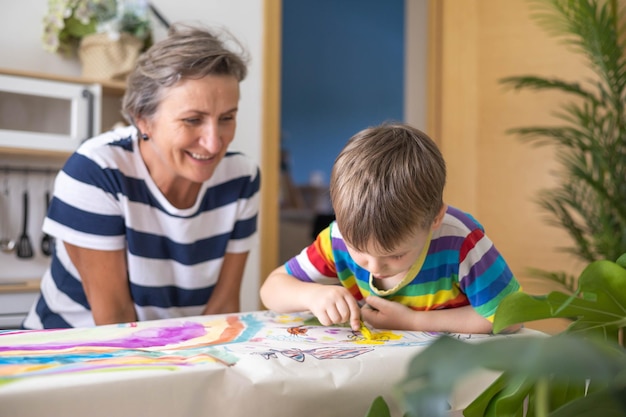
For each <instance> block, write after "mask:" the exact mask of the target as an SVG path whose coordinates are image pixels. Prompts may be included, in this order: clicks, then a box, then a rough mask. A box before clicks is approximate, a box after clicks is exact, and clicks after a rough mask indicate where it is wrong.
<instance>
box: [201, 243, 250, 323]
mask: <svg viewBox="0 0 626 417" xmlns="http://www.w3.org/2000/svg"><path fill="white" fill-rule="evenodd" d="M247 259H248V252H244V253H227V254H226V255H224V262H223V264H222V269H221V271H220V276H219V278H218V279H217V284H216V285H215V288H214V289H213V294H211V298H209V301H208V302H207V305H206V307H205V308H204V311H203V312H202V314H223V313H236V312H238V311H239V310H240V306H239V296H240V291H241V281H242V280H243V271H244V268H245V266H246V260H247Z"/></svg>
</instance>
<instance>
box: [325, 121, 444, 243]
mask: <svg viewBox="0 0 626 417" xmlns="http://www.w3.org/2000/svg"><path fill="white" fill-rule="evenodd" d="M445 182H446V166H445V161H444V159H443V156H442V155H441V152H440V151H439V148H438V147H437V145H436V144H435V142H434V141H433V140H432V139H431V138H429V137H428V135H426V134H425V133H423V132H421V131H420V130H418V129H416V128H414V127H411V126H409V125H406V124H401V123H385V124H382V125H379V126H376V127H371V128H368V129H365V130H362V131H361V132H359V133H357V134H356V135H354V136H353V137H352V138H350V140H349V141H348V143H347V144H346V146H345V147H344V148H343V150H342V151H341V153H340V154H339V156H338V157H337V159H336V160H335V164H334V165H333V169H332V173H331V178H330V197H331V200H332V205H333V209H334V211H335V216H336V218H337V224H338V226H339V229H340V230H341V234H342V236H343V238H344V240H345V241H346V242H347V243H348V244H349V245H350V246H352V247H353V248H355V249H356V250H359V251H364V250H365V248H367V247H368V245H369V244H374V245H376V247H377V248H378V249H382V250H384V251H386V252H391V251H393V250H394V249H395V248H396V247H397V245H399V244H401V243H402V242H403V241H405V240H406V239H407V238H409V237H411V236H412V235H413V234H414V233H416V232H418V231H419V230H428V229H430V227H431V225H432V224H433V222H434V221H435V219H436V217H437V214H438V213H439V212H440V210H441V208H442V207H443V188H444V185H445Z"/></svg>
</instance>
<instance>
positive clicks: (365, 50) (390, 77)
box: [281, 0, 404, 184]
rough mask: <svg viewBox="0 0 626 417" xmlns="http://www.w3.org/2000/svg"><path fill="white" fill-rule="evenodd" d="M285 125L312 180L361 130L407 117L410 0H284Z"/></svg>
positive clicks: (300, 174)
mask: <svg viewBox="0 0 626 417" xmlns="http://www.w3.org/2000/svg"><path fill="white" fill-rule="evenodd" d="M282 42H283V43H282V54H283V59H282V87H281V91H282V93H281V100H282V102H281V106H282V111H281V128H282V134H283V137H282V146H283V148H284V149H286V150H287V151H288V152H289V154H290V168H291V174H292V178H293V180H294V182H295V183H297V184H306V183H308V182H309V176H310V174H311V172H313V171H322V172H323V174H324V182H325V183H326V184H327V183H328V180H329V177H330V171H331V168H332V164H333V161H334V159H335V157H336V156H337V154H338V153H339V152H340V151H341V148H342V147H343V146H344V144H345V143H346V141H347V140H348V139H349V138H350V137H351V136H352V135H353V134H355V133H356V132H358V131H359V130H361V129H363V128H366V127H368V126H372V125H374V124H378V123H381V122H383V121H385V120H402V119H403V114H404V113H403V105H404V0H385V1H381V0H283V34H282Z"/></svg>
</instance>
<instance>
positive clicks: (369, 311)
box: [361, 296, 493, 333]
mask: <svg viewBox="0 0 626 417" xmlns="http://www.w3.org/2000/svg"><path fill="white" fill-rule="evenodd" d="M365 301H366V303H367V304H366V305H365V306H364V307H363V308H362V309H361V314H362V315H363V320H365V321H366V322H368V323H369V324H371V325H372V326H374V327H376V328H379V329H393V330H412V331H423V332H451V333H491V331H492V329H493V324H492V323H491V322H490V321H489V320H487V319H486V318H484V317H483V316H481V315H480V314H478V313H477V312H476V310H474V308H473V307H472V306H470V305H467V306H464V307H457V308H448V309H443V310H431V311H415V310H411V309H410V308H408V307H406V306H404V305H402V304H400V303H397V302H394V301H389V300H385V299H384V298H381V297H372V296H370V297H367V299H366V300H365Z"/></svg>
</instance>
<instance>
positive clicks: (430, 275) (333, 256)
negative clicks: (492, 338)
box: [285, 206, 521, 321]
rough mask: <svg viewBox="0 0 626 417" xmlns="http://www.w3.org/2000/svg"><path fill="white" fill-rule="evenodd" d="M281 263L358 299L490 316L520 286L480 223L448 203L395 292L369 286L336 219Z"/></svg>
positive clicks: (296, 274) (302, 277) (367, 275)
mask: <svg viewBox="0 0 626 417" xmlns="http://www.w3.org/2000/svg"><path fill="white" fill-rule="evenodd" d="M285 266H286V268H287V272H288V273H289V274H291V275H293V276H294V277H296V278H298V279H299V280H301V281H309V282H317V283H321V284H330V285H332V284H335V285H337V284H341V285H343V286H344V287H346V288H347V289H348V290H350V292H351V293H352V295H353V296H354V297H355V298H356V299H357V301H360V300H363V299H364V298H365V297H367V296H369V295H378V296H383V297H384V298H386V299H388V300H392V301H397V302H399V303H402V304H404V305H406V306H408V307H410V308H412V309H414V310H420V311H427V310H437V309H444V308H454V307H461V306H465V305H472V307H474V309H475V310H476V311H477V312H478V313H479V314H480V315H482V316H483V317H485V318H487V319H488V320H490V321H493V316H494V314H495V311H496V308H497V306H498V304H499V303H500V302H501V301H502V299H503V298H504V297H505V296H507V295H509V294H511V293H514V292H517V291H520V290H521V287H520V285H519V283H518V281H517V280H516V279H515V277H514V276H513V273H512V272H511V270H510V269H509V267H508V265H507V264H506V262H505V260H504V258H503V257H502V255H501V254H500V253H499V252H498V250H497V249H496V247H495V246H494V244H493V242H491V240H490V239H489V238H488V237H487V236H486V235H485V232H484V229H483V227H482V225H481V224H480V223H478V222H477V221H476V219H474V218H473V217H472V216H471V215H469V214H467V213H464V212H462V211H460V210H459V209H457V208H454V207H451V206H448V209H447V212H446V214H445V216H444V219H443V222H442V225H441V227H439V228H438V229H436V230H434V231H433V233H432V239H431V241H430V246H429V248H428V252H427V254H426V258H425V260H424V263H423V265H422V268H421V269H420V270H419V271H418V272H417V273H416V275H415V277H414V278H413V279H412V280H409V281H408V282H407V283H406V285H404V286H401V287H400V288H397V290H396V291H395V292H391V293H387V292H385V295H381V294H380V292H378V291H376V289H375V288H372V287H371V286H370V272H369V271H367V270H365V269H363V268H361V267H360V266H358V265H357V264H356V263H355V262H354V260H352V258H351V257H350V254H349V253H348V251H347V249H346V245H345V242H344V240H343V237H342V236H341V232H340V231H339V228H338V226H337V223H336V222H333V223H331V224H330V225H329V226H328V227H327V228H326V229H324V230H323V231H322V232H320V234H319V235H318V236H317V239H316V240H315V242H313V243H312V244H311V245H310V246H308V247H306V248H305V249H303V250H302V252H300V254H298V255H296V256H295V257H293V258H291V259H290V260H289V261H287V263H286V264H285Z"/></svg>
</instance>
